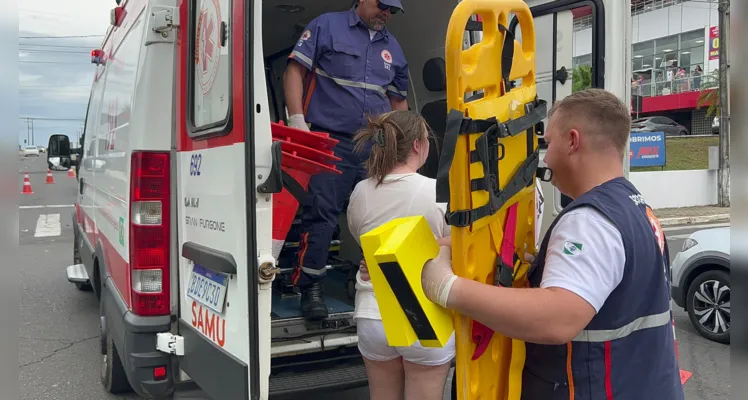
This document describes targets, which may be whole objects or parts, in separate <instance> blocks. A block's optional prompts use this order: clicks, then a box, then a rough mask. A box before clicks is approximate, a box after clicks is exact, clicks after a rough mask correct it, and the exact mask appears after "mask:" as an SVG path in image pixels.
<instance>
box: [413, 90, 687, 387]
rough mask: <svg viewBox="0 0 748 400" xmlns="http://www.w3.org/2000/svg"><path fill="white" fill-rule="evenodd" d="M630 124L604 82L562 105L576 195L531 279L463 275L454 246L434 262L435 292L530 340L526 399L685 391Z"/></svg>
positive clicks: (442, 300) (560, 167) (553, 137)
mask: <svg viewBox="0 0 748 400" xmlns="http://www.w3.org/2000/svg"><path fill="white" fill-rule="evenodd" d="M630 127H631V116H630V113H629V107H628V106H626V105H624V104H623V103H622V102H621V101H620V100H619V99H618V98H617V97H615V96H614V95H613V94H612V93H609V92H606V91H604V90H601V89H589V90H585V91H580V92H576V93H574V94H572V95H570V96H568V97H565V98H564V99H563V100H560V101H558V102H557V103H556V104H554V106H553V107H552V109H551V111H550V112H549V121H548V129H547V132H546V137H545V138H546V141H547V143H548V150H547V153H546V155H545V162H546V164H547V165H548V167H549V168H551V169H552V170H553V179H552V181H551V182H552V183H553V185H554V186H556V187H557V188H558V189H559V191H560V192H561V193H563V194H565V195H567V196H569V197H571V198H572V199H573V201H572V202H571V203H570V204H569V205H568V206H566V208H564V210H563V211H562V212H561V213H560V214H559V215H558V217H557V218H556V219H555V220H554V222H553V224H552V225H551V226H550V228H549V229H548V232H547V233H546V235H545V238H544V239H543V241H542V244H541V246H540V250H539V252H538V254H537V257H536V258H535V259H534V261H533V264H532V267H531V270H530V272H529V274H528V277H529V280H530V286H531V287H530V288H505V287H498V286H489V285H487V284H483V283H479V282H477V281H473V280H469V279H464V278H458V277H456V276H455V275H454V274H453V272H452V267H451V257H452V255H451V250H450V248H449V247H446V246H445V247H442V248H441V250H440V253H439V255H438V256H437V257H436V258H435V259H434V260H432V261H430V262H428V263H427V264H426V265H425V266H424V270H423V274H422V283H423V285H424V291H425V292H426V295H427V297H428V298H429V299H431V300H432V301H435V302H437V303H439V304H441V305H442V306H445V307H447V308H450V309H453V310H455V311H457V312H459V313H461V314H463V315H466V316H468V317H470V318H472V319H474V320H477V321H479V322H481V323H483V324H484V325H486V326H488V327H490V328H491V329H493V330H494V331H496V332H499V333H501V334H503V335H505V336H508V337H512V338H515V339H519V340H523V341H525V342H526V344H527V347H526V348H527V355H526V362H525V367H524V370H523V378H522V379H523V382H522V399H523V400H554V399H574V400H593V399H594V400H597V399H606V400H612V399H615V400H642V399H657V400H682V399H683V388H682V386H681V383H680V373H679V368H678V361H677V357H676V353H675V338H674V325H673V320H672V313H671V309H670V294H669V287H670V282H669V279H670V277H669V268H668V267H669V255H668V250H667V244H666V241H665V236H664V233H663V232H662V229H660V226H659V222H658V220H657V218H656V217H655V215H654V214H653V212H652V209H651V208H650V207H649V206H648V205H647V203H646V200H645V199H644V197H643V196H642V195H641V194H640V193H639V191H638V190H637V189H636V188H635V187H634V185H632V184H631V182H629V181H628V180H627V179H626V178H625V177H624V169H623V160H624V156H626V154H625V151H626V144H627V142H628V140H629V129H630ZM528 258H532V256H530V257H528Z"/></svg>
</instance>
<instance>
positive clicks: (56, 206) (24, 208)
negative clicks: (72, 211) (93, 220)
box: [18, 204, 75, 210]
mask: <svg viewBox="0 0 748 400" xmlns="http://www.w3.org/2000/svg"><path fill="white" fill-rule="evenodd" d="M72 207H75V205H73V204H53V205H49V206H19V207H18V208H20V209H23V210H28V209H31V208H72Z"/></svg>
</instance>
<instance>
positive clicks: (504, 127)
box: [436, 98, 547, 227]
mask: <svg viewBox="0 0 748 400" xmlns="http://www.w3.org/2000/svg"><path fill="white" fill-rule="evenodd" d="M546 106H547V103H546V102H545V101H544V100H540V99H538V98H536V99H535V100H533V101H532V102H530V103H527V104H525V111H526V113H525V115H523V116H522V117H519V118H517V119H514V120H509V121H507V122H498V121H497V120H496V118H495V117H492V118H489V119H485V120H473V119H471V118H468V117H464V116H463V113H462V112H460V111H458V110H454V109H453V110H450V112H449V115H448V116H447V124H446V129H445V134H444V147H443V150H442V154H441V157H440V159H439V169H438V172H437V178H436V201H437V202H440V203H449V169H450V167H451V166H452V160H453V159H454V152H455V146H456V144H457V137H458V136H459V135H462V134H472V133H479V132H483V133H482V134H481V136H480V137H479V138H478V140H477V141H476V144H475V145H476V150H473V151H471V152H470V162H471V163H476V162H480V163H481V164H482V165H483V177H482V178H477V179H472V180H471V181H470V189H471V191H477V190H485V191H488V192H489V197H490V199H489V202H488V203H487V204H485V205H483V206H481V207H478V208H476V209H472V210H458V211H450V210H449V205H448V206H447V214H446V218H447V223H448V224H449V225H452V226H458V227H466V226H470V225H471V224H472V223H474V222H475V221H477V220H479V219H481V218H484V217H488V216H491V215H493V214H495V213H496V212H497V211H499V210H500V209H501V207H502V206H503V205H504V204H505V203H506V202H507V201H508V200H509V199H510V198H511V197H512V196H514V195H515V194H517V193H519V192H520V191H521V190H522V189H523V188H524V187H527V186H529V185H530V184H532V182H533V178H534V176H535V175H536V173H537V172H538V171H537V170H538V164H539V160H540V154H539V152H538V150H537V149H534V145H533V139H534V135H535V129H537V127H538V125H539V124H542V122H541V121H542V119H543V118H545V115H546V113H547V111H546ZM522 132H527V159H526V160H525V161H524V162H523V163H522V165H520V168H519V170H518V171H517V173H515V175H514V176H513V177H512V179H511V180H510V181H509V183H508V184H507V185H506V187H505V188H504V189H503V190H500V189H499V188H498V185H499V183H498V182H499V161H501V160H502V159H503V158H504V152H505V149H504V146H503V145H502V144H501V143H499V139H501V138H506V137H510V136H516V135H518V134H520V133H522Z"/></svg>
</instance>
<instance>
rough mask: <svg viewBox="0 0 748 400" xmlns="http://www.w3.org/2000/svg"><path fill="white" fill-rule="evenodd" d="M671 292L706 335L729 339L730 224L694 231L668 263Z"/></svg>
mask: <svg viewBox="0 0 748 400" xmlns="http://www.w3.org/2000/svg"><path fill="white" fill-rule="evenodd" d="M670 273H671V276H672V282H671V295H672V298H673V301H674V302H675V304H677V305H678V306H679V307H681V308H683V309H684V310H686V312H687V313H688V317H689V318H690V320H691V323H692V324H693V325H694V327H695V328H696V330H697V331H698V332H699V334H701V335H702V336H704V337H705V338H707V339H709V340H712V341H715V342H720V343H730V227H729V226H728V227H724V228H713V229H704V230H700V231H696V232H694V233H693V234H691V236H690V237H689V238H688V239H686V241H685V242H684V243H683V248H682V249H681V251H680V252H679V253H678V254H677V255H676V256H675V259H674V260H673V262H672V264H671V266H670Z"/></svg>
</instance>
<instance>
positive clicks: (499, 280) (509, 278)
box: [494, 253, 521, 287]
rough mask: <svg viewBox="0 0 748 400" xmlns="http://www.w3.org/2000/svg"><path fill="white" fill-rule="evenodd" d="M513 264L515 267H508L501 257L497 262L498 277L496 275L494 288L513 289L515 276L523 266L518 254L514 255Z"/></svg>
mask: <svg viewBox="0 0 748 400" xmlns="http://www.w3.org/2000/svg"><path fill="white" fill-rule="evenodd" d="M512 262H514V265H506V263H504V260H503V258H501V256H499V258H498V259H497V261H496V275H494V286H503V287H512V286H513V285H514V275H515V274H516V273H517V270H518V269H519V266H520V264H521V262H520V258H519V256H518V255H517V253H513V255H512Z"/></svg>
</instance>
